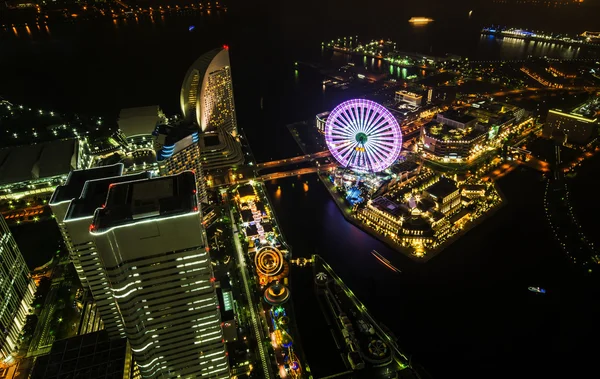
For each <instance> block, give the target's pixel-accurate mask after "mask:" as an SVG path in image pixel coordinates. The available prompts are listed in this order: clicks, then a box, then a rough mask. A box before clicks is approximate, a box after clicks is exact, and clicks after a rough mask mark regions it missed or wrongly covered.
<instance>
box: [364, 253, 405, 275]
mask: <svg viewBox="0 0 600 379" xmlns="http://www.w3.org/2000/svg"><path fill="white" fill-rule="evenodd" d="M371 254H373V256H374V257H375V258H377V260H379V262H381V263H383V264H384V265H385V266H386V267H387V268H389V269H390V270H392V271H394V272H397V273H401V272H402V271H400V270H398V269H397V268H396V267H394V265H392V263H391V262H390V261H388V260H387V259H385V258H384V257H383V256H382V255H381V254H379V253H378V252H377V251H376V250H372V251H371Z"/></svg>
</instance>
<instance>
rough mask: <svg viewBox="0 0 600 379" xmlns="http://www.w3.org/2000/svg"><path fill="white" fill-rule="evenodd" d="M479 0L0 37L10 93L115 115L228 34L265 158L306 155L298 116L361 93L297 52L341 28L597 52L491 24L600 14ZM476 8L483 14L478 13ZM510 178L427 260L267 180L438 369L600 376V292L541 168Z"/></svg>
mask: <svg viewBox="0 0 600 379" xmlns="http://www.w3.org/2000/svg"><path fill="white" fill-rule="evenodd" d="M478 3H479V2H472V3H471V4H475V5H470V6H469V5H460V4H467V3H465V2H463V3H450V2H443V3H441V2H438V3H437V4H435V5H436V6H435V7H432V6H431V4H433V3H432V2H420V3H418V4H417V3H416V2H415V4H405V2H385V3H378V4H377V6H371V5H365V4H364V2H361V3H360V4H359V3H358V2H353V1H340V0H334V1H327V2H323V1H321V2H316V1H314V2H313V1H307V2H302V3H294V4H288V3H287V2H286V3H285V4H279V3H277V4H270V3H269V4H265V3H262V2H258V3H256V6H254V5H252V4H250V3H247V2H244V3H243V4H242V2H241V1H234V2H233V3H232V4H231V5H230V10H229V11H228V12H227V13H216V12H214V13H212V14H211V15H201V14H191V15H187V16H180V17H165V18H160V17H158V18H154V19H150V18H140V19H139V20H137V21H135V20H128V21H118V22H117V23H116V24H113V23H111V22H97V23H89V24H69V25H50V26H49V32H48V30H46V29H43V28H41V30H37V29H31V30H30V33H31V34H28V32H27V31H26V30H24V29H23V30H18V31H17V34H18V35H15V33H14V32H13V31H12V30H10V31H5V32H0V73H1V74H0V75H1V76H0V96H4V97H6V98H8V99H10V100H14V101H15V102H17V103H20V102H24V103H27V104H30V105H32V106H42V107H45V108H46V109H54V110H63V111H78V112H88V113H95V114H108V115H110V114H112V115H116V114H117V113H118V110H119V109H120V108H123V107H130V106H140V105H148V104H160V105H161V106H162V107H163V108H164V109H165V110H166V111H167V112H176V111H178V109H177V108H178V96H179V87H180V84H181V80H182V79H183V75H184V73H185V72H186V70H187V68H188V66H189V65H190V64H191V63H192V62H193V61H194V60H195V59H196V58H197V57H198V56H199V55H200V54H202V53H203V52H205V51H208V50H210V49H212V48H213V47H215V46H219V45H222V44H225V43H226V44H228V45H229V46H230V53H231V60H232V71H233V76H234V90H235V98H236V107H237V112H238V120H239V124H240V126H241V127H242V128H243V129H244V130H245V132H246V133H247V135H248V137H249V139H250V142H251V145H252V148H253V150H254V154H255V156H256V157H257V159H259V160H261V161H262V160H269V159H271V158H281V157H285V156H291V155H296V154H297V148H296V146H295V143H294V142H293V140H292V139H291V137H290V136H289V133H288V131H287V129H286V128H285V125H286V124H288V123H291V122H293V121H298V120H302V119H307V118H310V117H312V116H314V114H316V113H318V112H321V111H324V110H328V109H331V107H332V106H333V105H335V104H336V103H337V102H339V101H341V100H344V99H346V98H347V97H349V96H351V95H350V94H348V93H345V92H340V93H337V94H333V95H332V94H330V93H325V94H324V93H323V91H322V88H321V85H320V81H319V80H318V79H319V78H318V77H315V74H314V73H311V72H310V71H307V70H300V72H299V73H298V75H294V70H293V62H294V61H297V60H303V61H311V60H314V61H318V60H320V59H321V57H322V55H321V54H322V52H321V51H320V42H321V41H322V40H326V39H332V38H337V37H338V36H344V35H359V37H361V38H364V39H370V38H392V39H394V40H395V41H397V42H398V47H399V48H401V49H403V50H408V51H421V52H424V53H432V54H443V53H447V52H448V53H454V54H459V55H463V56H467V57H469V58H471V59H501V58H506V59H515V58H519V57H523V56H526V55H529V54H532V52H533V54H540V55H552V54H556V55H554V56H566V57H571V56H577V57H585V56H590V55H592V54H596V52H595V51H583V50H582V51H579V52H577V53H576V55H570V54H574V53H573V52H569V51H568V49H567V50H564V49H557V48H556V47H554V48H552V47H551V46H548V47H543V46H539V47H536V46H537V45H535V46H529V45H527V44H526V43H524V42H518V41H517V42H515V41H512V42H510V43H506V41H499V40H491V39H487V38H483V39H482V38H481V37H480V35H479V29H480V28H481V26H483V25H488V24H491V23H495V24H499V23H502V24H505V25H507V26H518V27H529V28H533V29H540V30H549V31H561V32H570V33H575V32H581V31H583V30H585V29H596V28H594V27H595V26H597V25H596V23H595V20H596V16H595V14H597V13H594V12H587V11H581V10H580V11H576V10H564V9H563V10H551V9H545V8H536V9H537V10H536V12H538V13H533V16H532V13H531V12H525V11H523V8H518V9H517V8H507V7H501V8H498V9H496V10H495V11H492V10H489V9H488V10H486V9H485V8H482V7H481V6H479V5H477V4H478ZM470 9H474V16H473V18H471V19H468V17H467V14H468V11H469V10H470ZM412 16H430V17H433V18H435V19H436V22H435V23H433V24H430V25H428V26H425V27H413V26H410V25H409V24H408V23H407V22H406V20H408V18H410V17H412ZM535 16H537V17H535ZM190 25H195V26H196V28H195V30H194V31H193V32H189V31H188V27H189V26H190ZM261 97H262V98H263V104H264V110H261V108H260V103H261ZM590 170H591V169H590ZM594 171H597V169H594V170H591V172H592V173H593V172H594ZM577 180H581V182H582V183H584V184H582V185H580V186H579V187H578V188H579V189H578V190H580V191H582V192H581V193H582V195H581V196H582V197H583V196H590V197H591V196H592V189H591V188H592V186H591V185H589V184H587V185H586V184H585V183H586V181H587V180H589V179H586V176H583V175H582V176H581V177H580V178H578V179H577ZM304 181H308V191H306V192H305V190H304V186H303V185H302V183H303V182H304ZM500 184H501V187H502V189H503V191H504V192H505V193H506V195H507V197H508V198H509V204H508V205H507V206H506V207H504V208H503V209H501V210H500V211H499V212H498V213H497V214H496V215H495V216H494V217H493V218H492V219H490V220H489V221H487V222H485V223H484V224H482V225H480V226H478V227H477V228H476V229H474V230H473V231H471V232H469V233H468V234H467V235H466V236H465V237H463V238H461V239H460V240H459V241H458V242H456V243H455V244H454V245H452V246H451V247H450V248H449V249H447V251H445V252H444V253H442V254H441V255H440V256H439V257H437V258H435V259H434V260H432V261H430V262H429V263H427V264H426V265H417V264H415V263H413V262H411V261H410V260H408V259H406V258H404V257H403V256H401V255H399V254H396V253H394V252H392V251H390V250H389V249H387V248H386V247H385V246H383V245H381V244H380V243H379V242H377V241H375V240H373V239H372V238H370V237H369V236H368V235H366V234H365V233H362V232H361V231H360V230H358V229H356V228H355V227H353V226H351V225H350V224H348V223H346V222H345V220H344V219H343V218H342V216H341V215H340V213H339V211H338V209H337V208H336V206H335V204H333V202H332V201H331V200H330V198H329V196H328V194H327V192H326V190H325V189H324V188H323V187H322V185H321V184H320V183H319V182H318V181H317V179H316V178H315V177H304V178H302V179H301V180H299V179H295V178H292V179H286V180H283V181H280V182H278V183H273V184H269V185H268V188H269V191H270V193H271V196H272V199H273V201H274V206H275V208H276V212H277V215H278V218H279V219H280V221H281V224H282V228H283V231H284V233H285V234H286V236H287V238H288V239H289V242H290V243H291V244H292V246H293V248H294V254H295V255H297V256H310V254H313V253H314V252H318V253H319V254H321V255H322V256H323V257H325V259H326V260H327V261H329V262H330V264H331V265H332V267H333V268H334V269H335V270H336V271H337V272H338V273H339V274H340V276H341V277H342V278H344V279H345V280H346V282H347V284H348V285H349V286H350V287H351V288H352V289H353V290H354V292H355V293H356V294H357V295H358V296H359V297H360V298H361V299H362V300H363V301H364V302H365V304H366V305H367V306H368V307H369V308H370V309H371V310H372V311H373V313H374V315H375V317H377V318H378V319H380V320H381V321H383V322H384V323H385V324H386V325H388V326H389V327H390V328H391V329H392V330H393V331H394V332H395V333H396V334H397V335H398V337H399V338H400V343H401V345H402V347H403V348H404V349H405V350H406V351H408V352H409V353H412V354H414V356H415V359H416V360H418V361H419V362H421V363H422V364H423V365H425V366H426V367H427V368H428V369H429V370H430V371H431V373H432V374H433V375H434V377H436V378H448V377H465V378H467V377H468V378H495V377H523V376H531V377H543V376H544V375H549V374H556V373H568V375H567V377H574V376H575V373H581V372H585V371H586V370H587V372H589V373H594V374H593V375H588V377H597V376H598V369H597V368H596V367H595V366H594V365H592V362H593V361H592V360H591V356H590V354H591V351H592V350H593V349H588V348H586V347H587V346H588V345H592V346H594V345H595V344H596V342H597V341H598V333H597V332H596V331H595V327H594V324H593V322H594V320H593V319H592V317H591V314H592V310H593V308H592V307H593V305H594V302H595V301H596V299H597V297H595V293H594V291H595V287H592V286H591V284H590V283H588V282H587V281H586V279H582V278H580V277H578V276H576V275H574V274H572V273H571V271H570V270H569V268H568V266H567V265H566V261H565V260H564V257H563V256H562V255H561V253H560V251H559V249H557V247H556V246H555V244H554V241H553V240H552V239H551V238H550V235H549V233H548V230H547V227H546V224H545V221H544V220H543V212H542V211H543V209H542V207H541V204H542V194H543V190H542V183H541V182H539V180H538V178H537V175H536V174H535V173H531V172H528V171H517V172H515V173H513V174H511V175H510V176H508V177H506V178H504V179H502V181H501V183H500ZM277 186H281V192H280V195H277V192H276V189H277ZM595 206H596V207H597V205H595ZM590 212H592V211H590ZM590 214H597V212H596V213H593V212H592V213H590ZM38 225H41V224H38ZM41 229H44V228H42V227H41V226H38V229H36V230H33V229H27V230H25V229H22V230H23V232H19V233H21V234H20V235H19V236H18V237H19V238H18V240H20V241H21V240H25V239H26V237H28V236H29V237H30V238H31V239H34V238H37V237H36V236H37V235H38V233H47V234H48V236H51V235H53V233H54V231H51V232H46V231H45V229H44V230H41ZM24 237H25V238H24ZM48 238H49V239H52V238H54V237H48ZM40 240H42V239H40ZM22 248H23V250H24V251H25V250H27V251H26V253H27V254H37V252H38V251H46V250H50V249H52V251H54V247H51V246H50V245H48V246H45V245H44V244H33V243H31V244H27V242H25V243H24V246H23V247H22ZM372 249H376V250H378V251H379V252H381V253H382V254H383V255H385V256H386V257H387V258H388V259H390V260H391V261H393V262H394V264H395V265H396V266H397V267H400V268H401V269H402V270H403V272H404V273H403V274H402V275H400V276H398V275H394V274H392V273H390V272H389V271H387V270H386V269H384V268H383V267H381V266H380V265H379V264H378V263H377V261H376V260H375V259H373V257H372V256H371V255H370V254H369V253H368V252H369V251H371V250H372ZM298 275H299V279H298V280H297V281H296V282H295V287H294V294H295V295H294V297H295V302H296V304H297V306H296V311H297V312H298V313H299V316H300V320H299V327H300V329H301V333H302V335H303V337H302V338H303V340H306V341H307V344H308V343H309V342H310V345H309V346H311V349H310V350H309V351H307V355H308V359H309V362H310V363H311V365H312V366H314V367H315V369H317V366H319V365H321V366H326V365H327V364H326V363H323V362H319V355H320V354H319V353H320V352H319V350H318V349H317V348H314V347H313V346H315V344H314V342H315V341H316V342H318V340H319V338H320V337H321V336H320V335H319V334H318V333H319V330H318V329H317V328H315V327H314V326H313V325H311V321H310V320H312V317H313V315H314V312H316V310H315V309H314V307H309V306H305V304H310V300H309V296H310V295H311V293H312V288H311V287H310V285H309V283H310V280H306V278H305V277H304V278H303V277H302V275H303V274H302V273H301V272H299V273H298ZM300 283H304V285H303V286H302V287H299V286H298V285H297V284H300ZM530 285H540V286H543V287H545V288H547V289H548V294H547V295H546V296H534V295H532V293H530V292H528V291H527V286H530ZM307 320H308V321H307ZM323 338H326V336H323ZM322 372H323V371H322Z"/></svg>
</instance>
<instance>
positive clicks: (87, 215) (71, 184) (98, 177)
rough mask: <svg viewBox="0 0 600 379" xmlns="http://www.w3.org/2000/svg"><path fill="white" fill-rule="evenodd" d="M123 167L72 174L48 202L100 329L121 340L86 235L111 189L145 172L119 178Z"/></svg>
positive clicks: (114, 310)
mask: <svg viewBox="0 0 600 379" xmlns="http://www.w3.org/2000/svg"><path fill="white" fill-rule="evenodd" d="M122 173H123V164H121V163H118V164H115V165H111V166H103V167H97V168H92V169H87V170H76V171H72V172H71V173H70V174H69V177H68V178H67V181H66V183H65V184H64V185H62V186H59V187H57V189H56V191H54V193H53V194H52V198H51V199H50V208H51V209H52V211H53V212H54V215H55V218H56V221H57V223H58V226H59V229H60V231H61V233H62V235H63V238H64V241H65V244H66V245H67V249H68V250H69V256H70V257H71V261H72V262H73V264H74V265H75V270H76V271H77V274H78V275H79V279H80V280H81V284H82V286H83V287H84V288H86V289H89V290H90V292H91V293H92V297H93V298H94V302H95V303H96V306H97V309H98V312H99V314H100V318H101V319H102V323H103V324H104V328H105V329H106V331H107V332H108V334H109V336H110V337H111V338H119V337H121V338H122V337H125V332H124V330H123V321H122V319H121V315H120V314H119V311H118V309H117V305H116V302H115V298H114V296H113V292H112V290H111V288H110V286H108V285H107V278H106V271H105V270H104V266H103V265H102V263H101V261H100V258H99V256H98V253H97V249H96V245H95V243H94V241H93V238H92V236H91V234H90V225H91V223H92V218H93V216H94V211H95V210H96V209H97V208H100V207H102V206H103V204H104V202H105V200H106V195H107V193H108V190H109V188H110V186H111V185H114V184H116V183H121V182H126V181H132V180H142V179H147V178H149V177H150V174H149V173H148V172H143V173H139V174H134V175H126V176H121V175H122Z"/></svg>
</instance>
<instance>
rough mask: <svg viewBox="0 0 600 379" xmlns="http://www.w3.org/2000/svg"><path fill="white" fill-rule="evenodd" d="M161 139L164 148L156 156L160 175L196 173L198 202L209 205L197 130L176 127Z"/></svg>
mask: <svg viewBox="0 0 600 379" xmlns="http://www.w3.org/2000/svg"><path fill="white" fill-rule="evenodd" d="M188 133H189V134H188ZM186 134H187V135H186ZM182 135H183V136H184V137H182ZM160 138H161V141H160V145H161V147H162V148H161V150H160V151H159V152H158V154H157V155H156V159H157V161H158V169H159V171H160V174H161V175H175V174H179V173H180V172H183V171H193V172H195V173H196V181H197V183H196V187H197V188H198V200H200V202H202V203H207V202H208V197H207V193H206V180H205V179H204V174H203V172H202V171H203V170H202V166H201V163H200V147H199V146H198V131H197V129H196V131H194V129H190V128H184V127H176V128H174V129H171V130H169V131H168V132H167V134H163V135H161V136H160Z"/></svg>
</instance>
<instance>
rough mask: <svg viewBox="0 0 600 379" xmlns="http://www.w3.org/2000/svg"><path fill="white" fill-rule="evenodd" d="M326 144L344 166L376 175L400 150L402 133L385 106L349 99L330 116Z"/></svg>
mask: <svg viewBox="0 0 600 379" xmlns="http://www.w3.org/2000/svg"><path fill="white" fill-rule="evenodd" d="M325 142H326V143H327V147H328V148H329V151H331V154H332V155H333V157H334V158H335V159H336V160H337V161H338V163H339V164H340V165H342V166H344V167H347V168H350V169H354V170H359V171H371V172H379V171H383V170H385V169H386V168H388V167H390V166H391V165H392V164H393V163H394V162H395V161H396V159H398V156H399V155H400V150H401V149H402V131H401V130H400V125H399V124H398V121H396V118H395V117H394V116H393V115H392V114H391V113H390V111H388V110H387V109H386V108H385V107H383V106H381V105H380V104H378V103H376V102H374V101H371V100H365V99H354V100H348V101H345V102H343V103H341V104H340V105H338V106H337V107H335V109H334V110H333V111H332V112H331V113H330V114H329V117H328V118H327V122H326V124H325Z"/></svg>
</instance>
